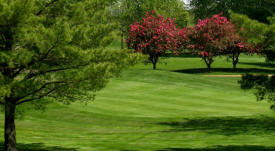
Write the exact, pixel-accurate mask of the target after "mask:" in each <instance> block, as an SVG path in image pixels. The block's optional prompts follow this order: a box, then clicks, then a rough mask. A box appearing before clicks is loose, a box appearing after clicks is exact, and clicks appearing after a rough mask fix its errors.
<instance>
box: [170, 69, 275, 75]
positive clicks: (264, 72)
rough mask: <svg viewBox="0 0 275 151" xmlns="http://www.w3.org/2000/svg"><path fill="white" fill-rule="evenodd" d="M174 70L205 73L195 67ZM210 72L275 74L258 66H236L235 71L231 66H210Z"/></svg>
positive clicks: (274, 71)
mask: <svg viewBox="0 0 275 151" xmlns="http://www.w3.org/2000/svg"><path fill="white" fill-rule="evenodd" d="M174 72H179V73H186V74H202V73H207V74H208V72H207V69H205V68H195V69H183V70H174ZM211 72H221V73H230V74H246V73H253V74H275V70H272V69H259V68H237V69H236V70H235V71H234V70H233V69H231V68H212V69H211Z"/></svg>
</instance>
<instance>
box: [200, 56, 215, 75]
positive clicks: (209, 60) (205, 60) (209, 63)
mask: <svg viewBox="0 0 275 151" xmlns="http://www.w3.org/2000/svg"><path fill="white" fill-rule="evenodd" d="M202 59H203V60H204V62H205V64H206V66H207V72H211V63H213V60H212V58H209V59H208V60H207V58H206V57H203V58H202Z"/></svg>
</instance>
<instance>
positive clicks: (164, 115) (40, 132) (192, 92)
mask: <svg viewBox="0 0 275 151" xmlns="http://www.w3.org/2000/svg"><path fill="white" fill-rule="evenodd" d="M240 61H241V63H240V64H239V65H238V68H239V70H238V71H237V72H232V70H231V67H232V65H231V63H230V62H228V61H226V58H217V59H216V61H215V62H214V63H213V72H212V73H210V74H243V73H246V72H250V73H254V74H267V73H274V72H275V71H274V70H273V69H275V68H274V65H273V64H266V63H265V62H264V58H261V57H259V56H252V57H251V56H242V57H241V58H240ZM163 62H165V63H162V64H159V65H158V70H156V71H153V70H152V69H151V68H152V67H151V65H146V66H145V65H143V64H139V65H136V66H135V67H132V68H130V69H128V70H126V71H124V72H123V74H122V76H121V77H119V78H115V79H112V80H111V81H110V83H109V84H108V86H107V87H106V88H104V89H103V90H102V91H100V92H99V93H98V94H97V96H96V100H95V101H93V102H90V103H89V104H87V105H85V104H82V103H78V102H76V103H73V104H71V105H63V104H58V103H53V104H50V105H48V108H47V110H46V111H45V112H40V111H27V112H26V114H25V116H24V119H23V120H17V121H16V126H17V127H16V128H17V142H18V143H19V148H20V149H21V150H22V151H42V150H43V151H273V150H275V142H274V140H275V127H274V125H275V112H274V111H272V110H270V109H269V104H268V103H267V102H256V97H255V96H254V95H253V91H244V90H241V89H240V86H239V84H238V80H240V78H228V77H222V78H221V77H219V78H217V77H206V76H205V75H207V74H208V73H206V72H205V71H206V70H205V65H204V63H203V62H202V61H201V59H200V58H186V57H185V58H184V57H176V58H169V59H165V60H163ZM0 121H1V125H0V126H1V127H0V142H3V114H1V116H0Z"/></svg>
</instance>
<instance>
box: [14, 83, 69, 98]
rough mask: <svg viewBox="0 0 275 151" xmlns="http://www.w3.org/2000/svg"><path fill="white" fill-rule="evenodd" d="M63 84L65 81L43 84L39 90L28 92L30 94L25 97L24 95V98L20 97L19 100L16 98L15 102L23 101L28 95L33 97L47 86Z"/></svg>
mask: <svg viewBox="0 0 275 151" xmlns="http://www.w3.org/2000/svg"><path fill="white" fill-rule="evenodd" d="M65 83H66V82H65V81H54V82H47V83H45V84H43V85H42V86H41V87H40V88H39V89H37V90H34V91H32V92H30V93H28V94H26V95H24V96H22V97H20V98H17V100H21V99H24V98H26V97H28V96H30V95H35V94H36V93H39V92H41V91H42V90H43V89H45V88H46V87H47V86H48V85H51V84H65Z"/></svg>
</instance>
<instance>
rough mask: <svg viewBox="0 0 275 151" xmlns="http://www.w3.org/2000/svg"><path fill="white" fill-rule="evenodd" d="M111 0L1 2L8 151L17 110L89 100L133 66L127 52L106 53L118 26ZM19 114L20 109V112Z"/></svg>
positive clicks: (0, 91)
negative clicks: (112, 19) (111, 19)
mask: <svg viewBox="0 0 275 151" xmlns="http://www.w3.org/2000/svg"><path fill="white" fill-rule="evenodd" d="M110 2H111V0H108V1H105V0H104V1H98V0H47V1H41V0H17V1H11V0H0V81H1V82H0V104H2V105H4V106H5V108H4V109H5V150H7V151H16V138H15V123H14V118H15V116H16V115H15V113H20V112H16V106H17V105H21V104H23V103H27V102H32V104H33V105H34V107H35V108H37V109H43V105H44V104H45V103H47V100H54V101H60V102H63V103H65V104H69V103H70V102H72V101H90V100H93V99H94V95H95V94H94V93H95V92H96V91H99V90H100V89H102V88H103V87H104V86H105V85H106V83H107V82H108V79H109V78H112V77H114V76H117V75H118V73H120V71H121V70H122V69H123V68H124V67H126V66H128V65H129V63H131V61H133V62H135V60H136V57H135V54H133V53H128V52H127V51H126V50H119V51H116V50H107V49H106V47H107V46H108V45H109V44H110V43H111V42H112V41H113V36H112V31H113V30H114V28H115V24H113V23H109V16H110V15H109V14H110V11H109V10H108V9H107V8H108V6H109V5H110ZM19 111H21V110H19Z"/></svg>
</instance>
